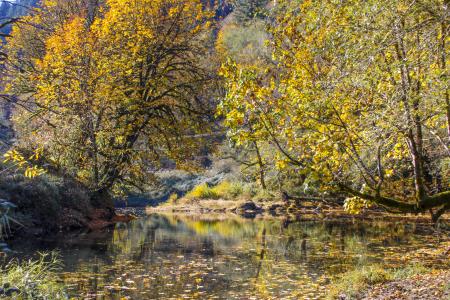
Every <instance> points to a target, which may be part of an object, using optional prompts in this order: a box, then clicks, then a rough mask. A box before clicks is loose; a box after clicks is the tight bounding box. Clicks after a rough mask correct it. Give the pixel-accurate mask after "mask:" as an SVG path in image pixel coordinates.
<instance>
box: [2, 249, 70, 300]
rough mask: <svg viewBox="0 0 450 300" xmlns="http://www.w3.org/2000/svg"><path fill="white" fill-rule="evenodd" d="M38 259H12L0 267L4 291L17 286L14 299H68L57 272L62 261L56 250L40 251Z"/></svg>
mask: <svg viewBox="0 0 450 300" xmlns="http://www.w3.org/2000/svg"><path fill="white" fill-rule="evenodd" d="M39 255H40V256H39V258H38V259H37V260H28V261H24V262H19V261H18V260H12V261H10V262H9V263H8V264H6V265H5V266H3V267H0V274H1V275H0V278H1V286H3V288H4V292H6V291H7V290H8V289H11V288H17V290H18V292H17V293H15V295H14V299H23V300H25V299H42V300H46V299H49V300H50V299H68V296H67V295H66V293H65V289H64V285H63V284H61V283H60V280H59V278H58V276H57V272H59V271H61V266H62V265H61V261H60V260H59V259H58V255H57V254H56V253H55V252H52V253H40V254H39Z"/></svg>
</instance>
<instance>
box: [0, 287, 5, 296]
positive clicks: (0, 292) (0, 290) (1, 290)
mask: <svg viewBox="0 0 450 300" xmlns="http://www.w3.org/2000/svg"><path fill="white" fill-rule="evenodd" d="M4 294H5V290H4V289H3V288H0V296H1V295H4Z"/></svg>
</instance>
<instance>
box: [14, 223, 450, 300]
mask: <svg viewBox="0 0 450 300" xmlns="http://www.w3.org/2000/svg"><path fill="white" fill-rule="evenodd" d="M439 239H440V237H437V236H435V235H432V234H430V233H429V232H424V231H422V230H420V229H418V228H417V227H416V226H415V225H409V224H406V225H404V224H403V225H402V224H392V223H390V224H384V223H371V224H364V223H360V222H355V223H353V222H347V223H341V222H319V223H317V222H295V221H293V220H289V219H285V220H276V219H270V220H245V219H240V218H226V219H223V220H216V219H210V220H205V219H202V218H200V217H197V218H193V217H186V216H184V217H182V216H162V215H150V216H148V217H145V218H141V219H138V220H136V221H134V222H132V223H130V224H120V225H117V226H116V228H115V229H113V230H107V231H102V232H95V233H90V234H83V235H76V236H73V237H67V236H64V237H56V238H52V239H47V240H41V241H39V242H38V243H34V244H30V243H28V242H27V243H17V244H16V245H13V246H14V250H16V251H19V252H21V253H23V254H24V255H30V254H32V253H35V252H36V251H37V250H48V249H59V251H60V252H61V255H62V258H63V260H64V263H65V266H66V269H65V272H64V273H63V274H62V275H61V276H62V278H63V280H64V281H65V283H66V284H67V285H68V287H69V292H70V295H71V296H72V297H74V298H76V299H78V298H79V299H122V298H123V297H130V299H180V298H185V299H205V298H208V299H302V298H305V299H306V298H308V299H319V298H322V297H323V296H324V294H325V292H326V285H327V284H328V283H329V282H330V280H331V279H332V278H333V277H334V276H336V275H338V274H340V273H342V272H344V271H345V270H348V269H350V268H354V267H355V266H358V265H361V264H368V263H373V262H378V261H382V260H383V261H384V262H385V263H388V264H390V265H392V266H395V265H399V264H403V263H404V260H405V259H407V258H408V257H410V256H411V255H410V254H411V253H413V252H414V251H413V250H414V249H415V248H417V246H418V245H421V246H427V245H428V246H429V247H434V245H435V244H436V243H438V242H439ZM441 239H442V238H441ZM423 259H426V257H423ZM442 264H443V267H445V266H447V267H448V264H449V262H446V261H443V262H442Z"/></svg>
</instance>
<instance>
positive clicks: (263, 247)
mask: <svg viewBox="0 0 450 300" xmlns="http://www.w3.org/2000/svg"><path fill="white" fill-rule="evenodd" d="M265 254H266V227H264V228H263V230H262V234H261V252H260V253H259V262H258V266H257V267H256V276H255V278H256V279H258V277H259V273H260V272H261V266H262V263H263V260H264V255H265Z"/></svg>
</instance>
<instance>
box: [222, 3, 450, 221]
mask: <svg viewBox="0 0 450 300" xmlns="http://www.w3.org/2000/svg"><path fill="white" fill-rule="evenodd" d="M448 17H449V14H448V6H447V5H446V4H445V1H416V2H410V1H401V0H397V1H381V2H380V1H363V2H361V1H347V2H345V3H344V2H336V3H330V2H329V1H314V2H313V1H284V2H281V3H280V5H279V6H278V16H277V17H276V20H275V22H274V24H272V26H271V34H272V40H271V44H272V47H273V57H274V62H273V65H272V66H270V67H268V68H266V67H261V66H258V65H253V66H243V65H240V64H237V63H233V62H230V63H227V64H225V65H224V67H223V69H222V74H223V76H224V77H225V78H226V80H227V89H228V95H227V97H226V98H225V99H224V100H223V101H222V104H221V107H220V109H221V110H222V111H223V112H224V113H225V115H226V124H227V125H228V126H229V127H230V130H231V131H232V132H233V133H234V134H233V135H234V138H235V139H236V140H238V141H240V140H242V141H245V140H247V137H246V135H245V134H244V132H243V131H242V129H241V128H239V127H238V126H235V125H233V124H238V123H239V122H245V121H248V120H250V121H251V122H252V128H254V131H255V133H254V134H255V135H256V136H259V137H261V141H264V140H266V139H268V140H269V142H270V143H271V144H272V145H274V146H275V147H276V148H277V149H278V151H277V152H278V153H277V160H278V167H279V168H280V169H283V168H289V167H296V168H300V169H301V172H302V173H303V174H304V175H305V176H307V178H308V179H307V180H319V181H320V182H321V183H322V184H323V188H324V189H325V190H330V189H333V190H335V189H336V188H339V189H341V190H343V191H345V192H346V193H348V194H350V195H353V196H355V197H354V198H350V199H351V200H350V199H349V200H348V202H352V201H356V202H358V201H362V200H365V201H370V202H374V203H377V204H380V205H382V206H385V207H387V208H388V209H391V210H394V211H400V212H423V211H428V210H430V209H436V211H435V212H433V216H434V218H435V219H436V218H438V217H439V216H440V215H441V214H442V213H443V212H445V210H447V209H449V208H450V191H449V188H450V182H449V181H448V180H449V178H450V176H449V172H450V171H449V169H448V167H446V166H445V160H447V161H448V159H449V157H450V152H449V151H448V149H449V148H448V146H449V143H450V136H449V135H448V132H447V131H446V130H444V128H448V127H449V126H450V123H449V120H450V119H449V105H448V103H449V102H448V69H447V68H446V66H447V65H448V47H447V45H446V42H447V40H448V32H449V25H448V24H449V23H448ZM244 120H245V121H244ZM348 206H349V207H354V206H352V205H348Z"/></svg>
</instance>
